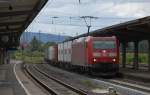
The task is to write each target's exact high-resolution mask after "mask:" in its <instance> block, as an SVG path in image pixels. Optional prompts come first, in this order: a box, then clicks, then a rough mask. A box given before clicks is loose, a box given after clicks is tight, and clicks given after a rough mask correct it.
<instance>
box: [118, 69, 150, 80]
mask: <svg viewBox="0 0 150 95" xmlns="http://www.w3.org/2000/svg"><path fill="white" fill-rule="evenodd" d="M120 72H121V73H123V76H124V77H125V78H128V79H132V80H136V81H141V82H148V83H150V72H149V71H144V70H135V69H132V68H120Z"/></svg>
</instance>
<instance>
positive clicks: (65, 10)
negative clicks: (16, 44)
mask: <svg viewBox="0 0 150 95" xmlns="http://www.w3.org/2000/svg"><path fill="white" fill-rule="evenodd" d="M149 5H150V0H132V1H131V0H81V4H79V2H78V0H49V2H48V3H47V4H46V6H45V7H44V8H43V10H42V11H41V12H40V14H39V15H38V16H37V18H36V19H35V20H34V21H33V23H32V25H30V27H29V28H28V30H31V31H35V32H38V31H39V30H42V31H43V32H47V33H55V34H59V33H60V32H61V33H63V34H65V35H71V36H75V35H76V34H77V33H78V34H82V33H85V31H87V27H86V26H85V22H84V20H82V19H79V20H71V23H72V24H75V26H72V25H67V24H69V19H68V18H66V16H68V17H70V16H73V17H79V16H86V15H87V16H96V17H100V18H99V19H96V20H92V26H95V27H92V28H91V30H95V29H100V28H102V27H106V26H109V25H113V24H117V23H120V22H124V21H128V20H131V19H136V18H140V17H144V16H148V15H150V6H149ZM52 16H58V17H59V18H57V19H55V20H54V22H55V23H56V24H57V25H55V26H57V29H56V30H55V32H54V29H53V27H54V25H52V24H51V22H52V18H51V17H52ZM115 18H116V19H115ZM61 24H62V25H61ZM76 25H81V26H80V27H79V26H76Z"/></svg>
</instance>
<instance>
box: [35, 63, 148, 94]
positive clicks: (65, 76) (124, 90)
mask: <svg viewBox="0 0 150 95" xmlns="http://www.w3.org/2000/svg"><path fill="white" fill-rule="evenodd" d="M37 67H38V68H40V69H41V70H43V71H44V72H46V73H48V74H51V75H53V76H54V77H56V78H58V79H60V80H62V81H64V82H67V83H69V84H70V85H74V86H75V87H77V88H80V89H83V90H85V91H89V92H90V91H94V92H101V91H102V92H105V91H106V92H108V88H112V87H113V89H114V90H116V91H117V93H118V94H119V95H149V93H145V92H142V91H138V90H134V89H130V88H128V87H124V86H120V85H115V84H112V83H108V82H105V81H103V79H102V80H100V79H94V78H88V77H86V76H83V75H79V74H76V73H73V72H68V71H66V70H63V69H59V68H56V67H53V66H51V65H48V64H39V65H37Z"/></svg>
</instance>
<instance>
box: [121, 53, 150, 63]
mask: <svg viewBox="0 0 150 95" xmlns="http://www.w3.org/2000/svg"><path fill="white" fill-rule="evenodd" d="M120 60H121V57H120ZM138 60H139V63H141V64H147V63H148V54H147V53H139V59H138ZM126 61H127V64H132V63H133V61H134V54H133V53H127V54H126Z"/></svg>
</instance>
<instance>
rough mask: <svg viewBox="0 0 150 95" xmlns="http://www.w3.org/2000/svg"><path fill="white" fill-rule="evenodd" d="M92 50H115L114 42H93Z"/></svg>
mask: <svg viewBox="0 0 150 95" xmlns="http://www.w3.org/2000/svg"><path fill="white" fill-rule="evenodd" d="M93 48H94V49H113V48H115V41H94V42H93Z"/></svg>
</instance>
